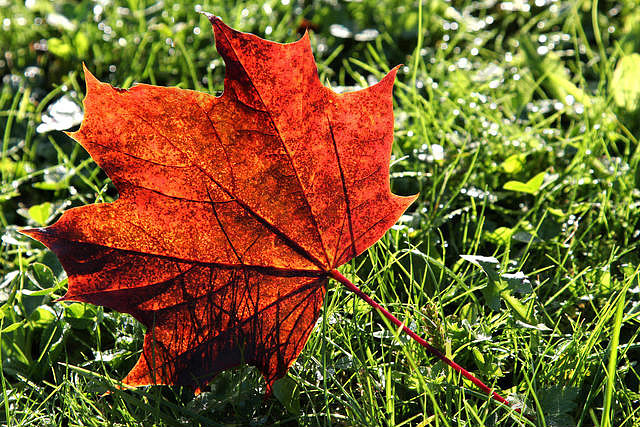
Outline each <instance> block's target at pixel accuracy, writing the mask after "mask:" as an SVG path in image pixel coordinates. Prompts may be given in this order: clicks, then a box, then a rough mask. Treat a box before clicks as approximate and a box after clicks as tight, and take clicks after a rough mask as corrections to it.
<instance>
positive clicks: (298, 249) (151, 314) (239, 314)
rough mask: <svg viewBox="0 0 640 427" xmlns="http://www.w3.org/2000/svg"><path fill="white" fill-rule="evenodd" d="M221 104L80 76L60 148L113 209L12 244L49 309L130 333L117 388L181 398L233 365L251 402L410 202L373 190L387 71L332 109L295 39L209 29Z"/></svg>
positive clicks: (331, 98) (380, 170) (378, 183)
mask: <svg viewBox="0 0 640 427" xmlns="http://www.w3.org/2000/svg"><path fill="white" fill-rule="evenodd" d="M209 19H210V21H211V23H212V25H213V29H214V33H215V39H216V47H217V49H218V52H219V53H220V54H221V55H222V57H223V58H224V60H225V63H226V77H225V82H224V93H223V95H222V96H220V97H214V96H211V95H208V94H205V93H200V92H195V91H190V90H183V89H178V88H164V87H156V86H149V85H144V84H141V85H137V86H134V87H133V88H131V89H130V90H121V89H116V88H113V87H111V86H110V85H108V84H106V83H101V82H99V81H98V80H96V78H95V77H93V76H92V75H91V74H90V73H89V72H88V71H87V70H85V79H86V85H87V95H86V98H85V100H84V106H85V118H84V121H83V122H82V126H81V127H80V129H79V130H78V131H77V132H75V133H73V134H71V136H72V137H73V138H74V139H76V140H77V141H78V142H79V143H80V144H82V146H83V147H84V148H85V149H86V150H87V151H88V152H89V154H90V155H91V157H93V159H94V160H95V161H96V162H97V163H98V165H100V167H101V168H103V169H104V171H105V172H106V173H107V174H108V175H109V177H110V178H111V179H112V181H113V183H114V184H115V186H116V188H117V190H118V192H119V198H118V200H116V201H115V202H113V203H102V204H94V205H90V206H83V207H79V208H74V209H70V210H68V211H67V212H65V213H64V215H62V217H61V218H60V220H59V221H58V222H56V223H55V224H54V225H52V226H50V227H47V228H42V229H31V230H25V231H24V232H25V233H26V234H28V235H30V236H32V237H34V238H35V239H37V240H39V241H41V242H42V243H44V244H45V245H46V246H48V247H49V248H50V249H51V250H52V251H53V252H55V253H56V255H57V256H58V258H59V259H60V261H61V263H62V265H63V266H64V269H65V270H66V272H67V274H68V276H69V290H68V292H67V294H66V295H65V297H64V299H66V300H74V301H84V302H88V303H92V304H98V305H103V306H106V307H110V308H112V309H115V310H118V311H121V312H125V313H130V314H131V315H133V316H134V317H135V318H136V319H138V320H139V321H140V322H142V323H143V324H144V325H145V326H146V327H147V334H146V336H145V341H144V348H143V352H142V355H141V357H140V359H139V361H138V363H137V364H136V365H135V367H134V368H133V369H132V370H131V372H130V373H129V374H128V375H127V377H126V378H125V379H124V382H125V383H127V384H130V385H133V386H138V385H146V384H179V385H191V386H194V387H196V388H198V387H200V386H202V385H203V384H206V383H207V382H208V381H209V380H210V379H211V378H212V377H213V376H215V375H216V374H217V373H219V372H220V371H222V370H224V369H227V368H229V367H232V366H236V365H239V364H240V363H248V364H251V365H254V366H256V367H257V368H258V369H259V370H260V371H261V372H262V374H263V375H264V377H265V379H266V382H267V385H268V387H270V386H271V384H273V382H274V381H275V380H276V379H277V378H279V377H281V376H283V375H284V374H285V373H286V371H287V369H288V368H289V366H290V365H291V364H292V363H293V361H294V360H295V358H296V357H297V356H298V354H299V353H300V351H301V350H302V348H303V346H304V344H305V343H306V341H307V339H308V337H309V334H310V333H311V330H312V329H313V327H314V324H315V322H316V320H317V318H318V316H319V312H320V309H321V307H322V303H323V299H324V294H325V285H326V283H327V280H328V278H329V277H330V274H331V272H332V270H334V269H335V268H336V267H337V266H339V265H341V264H344V263H345V262H347V261H349V260H350V259H351V258H353V257H354V256H355V255H357V254H359V253H361V252H363V251H364V250H365V249H367V248H368V247H369V246H371V245H372V244H373V243H375V242H376V241H377V240H378V239H379V238H380V237H381V236H382V235H383V234H384V233H385V231H386V230H387V229H388V228H389V227H391V225H393V224H394V223H395V222H396V220H397V219H398V217H399V216H400V215H401V214H402V213H403V212H404V210H405V209H406V208H407V206H409V204H411V202H412V201H413V200H414V197H398V196H395V195H393V194H392V193H391V191H390V188H389V156H390V151H391V144H392V141H393V111H392V99H391V92H392V87H393V82H394V77H395V73H396V70H395V69H394V70H393V71H391V72H390V73H389V74H388V75H387V76H386V77H385V78H384V79H382V80H381V81H380V82H379V83H378V84H376V85H374V86H372V87H370V88H368V89H364V90H360V91H357V92H353V93H345V94H336V93H334V92H333V91H331V90H330V89H328V88H326V87H324V86H323V85H322V84H321V83H320V81H319V79H318V74H317V69H316V65H315V62H314V59H313V55H312V53H311V47H310V43H309V39H308V36H307V35H305V36H304V37H302V39H300V40H299V41H297V42H295V43H291V44H279V43H273V42H269V41H266V40H263V39H260V38H258V37H256V36H254V35H251V34H246V33H241V32H238V31H235V30H233V29H231V28H229V27H228V26H226V25H225V24H224V23H223V22H222V21H221V20H220V19H219V18H217V17H214V16H210V17H209Z"/></svg>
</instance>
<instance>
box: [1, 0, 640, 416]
mask: <svg viewBox="0 0 640 427" xmlns="http://www.w3.org/2000/svg"><path fill="white" fill-rule="evenodd" d="M419 1H420V0H419ZM199 11H208V12H212V13H214V14H216V15H219V16H221V17H222V19H223V20H224V21H225V22H226V23H228V24H229V25H231V26H232V27H234V28H237V29H240V30H242V31H248V32H252V33H255V34H257V35H259V36H261V37H264V38H268V39H270V40H274V41H278V42H291V41H295V40H297V39H298V38H299V37H300V34H302V33H303V32H304V30H305V29H308V31H309V32H310V38H311V43H312V47H313V51H314V55H315V58H316V61H317V63H318V72H319V75H320V79H321V81H322V82H323V83H324V84H325V85H327V86H329V87H331V88H333V89H334V90H336V91H350V90H355V89H358V88H362V87H367V86H370V85H372V84H374V83H375V82H377V81H378V80H379V79H380V78H381V77H382V76H384V75H385V74H386V72H388V70H390V69H391V68H392V67H394V66H395V65H398V64H403V66H402V67H401V68H400V71H399V74H398V79H397V82H396V86H395V89H394V112H395V139H394V147H393V153H392V159H391V187H392V190H393V191H394V193H396V194H400V195H411V194H416V193H419V194H420V196H419V198H418V200H417V201H416V202H415V203H414V204H413V205H412V206H411V207H409V209H408V211H407V212H406V213H405V214H404V215H403V216H402V218H401V219H400V221H399V222H398V223H397V224H396V225H395V226H394V227H392V229H391V230H389V231H388V232H387V234H386V235H385V236H384V237H383V238H382V239H381V240H380V241H379V242H378V243H376V244H375V245H374V246H372V247H371V248H370V249H369V250H368V251H366V252H364V253H363V254H362V255H360V256H358V257H357V258H355V259H354V260H352V261H351V262H350V263H348V264H346V265H345V266H343V267H341V272H342V273H343V274H344V275H345V276H347V277H349V278H350V279H351V280H352V281H353V282H354V283H356V284H357V285H358V286H359V287H360V288H361V289H363V290H364V291H365V292H366V293H367V294H368V295H370V296H371V297H372V298H373V299H375V300H376V301H378V302H379V303H380V304H382V305H383V306H384V307H386V308H387V309H388V310H389V311H391V312H392V313H394V314H395V315H396V316H397V317H398V318H400V319H401V320H402V321H403V322H405V323H406V324H407V325H409V327H410V328H411V329H413V330H414V331H416V332H417V333H418V334H419V335H421V336H423V337H425V338H427V339H428V340H429V341H430V342H431V343H432V344H433V345H434V346H435V347H437V348H440V349H441V350H442V351H443V352H444V353H445V354H446V355H447V356H448V357H450V358H452V359H453V360H455V361H456V362H457V363H459V364H460V365H462V366H464V367H465V368H467V369H469V370H470V371H472V372H474V373H475V374H476V375H477V376H478V377H479V378H481V379H482V380H483V381H484V382H485V383H487V384H488V385H490V386H491V387H494V388H495V389H496V390H497V391H498V392H499V393H500V394H501V395H503V396H505V397H507V399H508V400H509V401H510V402H512V404H513V405H514V406H515V407H520V408H523V412H524V413H525V414H527V415H528V416H529V418H527V417H524V416H522V415H521V414H518V413H517V412H515V411H514V410H513V409H510V408H508V407H507V406H504V405H500V404H499V403H497V402H495V401H494V400H491V399H490V398H488V397H487V396H485V395H484V394H483V393H482V392H480V391H479V390H478V389H476V388H475V387H474V386H473V384H471V383H470V382H468V381H467V380H465V379H463V378H462V377H461V376H460V375H459V374H457V373H456V372H455V371H453V370H452V369H450V368H448V367H447V366H446V365H444V364H443V363H442V362H440V361H438V360H437V359H436V358H434V357H433V356H432V355H430V354H429V353H428V352H427V351H426V350H425V349H424V348H423V347H421V346H420V345H418V344H417V343H416V342H414V341H412V340H411V339H409V338H408V337H407V336H405V335H404V334H402V333H399V332H398V331H397V330H396V329H395V328H392V327H390V325H389V324H387V323H386V322H385V321H384V320H383V318H382V317H381V316H380V315H379V314H378V313H377V312H375V311H374V310H372V309H371V307H370V306H369V305H367V304H366V303H364V302H363V301H361V300H359V299H358V298H357V297H356V296H355V295H353V294H352V293H350V292H349V291H347V290H346V289H345V288H344V287H343V286H342V285H341V284H340V283H337V282H330V283H329V287H328V292H327V296H326V300H325V305H324V308H323V311H322V315H321V318H320V320H319V322H318V324H317V325H316V327H315V329H314V331H313V333H312V334H311V337H310V339H309V341H308V342H307V344H306V346H305V348H304V350H303V351H302V353H301V354H300V356H299V357H298V359H297V360H296V361H295V363H294V364H293V366H292V367H291V369H290V370H289V373H288V375H287V376H286V377H284V378H283V379H281V380H279V381H278V382H277V383H276V386H275V388H274V394H273V395H272V396H269V397H266V398H265V397H263V394H264V389H265V385H264V381H263V379H262V378H261V376H260V374H259V372H258V371H257V370H256V369H255V368H253V367H246V366H243V367H239V368H237V369H232V370H229V371H226V372H224V373H222V374H220V375H218V376H217V377H215V379H214V380H213V381H212V382H211V383H210V384H209V385H208V386H207V387H205V388H204V389H203V392H202V393H200V394H194V391H193V390H192V389H190V388H187V387H166V386H152V387H141V388H138V389H135V390H123V389H121V388H120V387H118V382H119V380H121V379H122V378H124V376H125V375H126V374H127V372H128V371H129V370H130V369H131V367H132V366H133V365H134V364H135V362H136V360H137V359H138V357H139V355H140V351H141V349H142V341H143V337H144V333H145V330H144V328H143V326H142V325H140V324H139V323H138V322H136V321H135V320H134V319H133V318H131V317H130V316H128V315H123V314H120V313H118V312H114V311H111V310H108V309H105V308H103V307H96V306H93V305H90V304H82V303H72V302H56V301H55V300H56V299H57V298H60V297H61V296H62V295H64V293H65V290H66V287H67V279H66V274H65V273H64V271H63V270H62V267H61V266H60V264H59V263H58V261H57V259H56V257H55V256H54V255H53V254H52V253H51V252H50V251H49V250H47V249H46V248H45V247H44V246H42V245H40V244H39V243H37V242H35V241H34V240H31V239H30V238H28V237H27V236H24V235H21V234H19V233H18V230H20V229H21V228H24V227H39V226H45V225H50V224H53V223H54V222H55V221H56V219H57V218H59V217H60V215H61V213H62V212H63V211H65V210H67V209H69V208H71V207H74V206H82V205H86V204H91V203H97V202H110V201H113V200H114V199H116V198H117V192H116V190H115V188H114V186H113V184H112V183H111V181H110V179H109V178H108V177H107V175H106V174H105V173H104V172H103V171H101V170H100V168H99V167H98V166H97V165H96V164H95V163H94V161H93V160H92V159H91V158H90V157H89V156H88V154H87V153H86V152H85V151H84V150H83V149H82V148H81V147H80V145H79V144H77V143H76V142H74V141H73V140H72V139H71V138H70V137H68V136H66V135H65V134H64V133H63V132H61V131H62V130H75V129H77V128H78V126H79V124H80V121H81V119H82V99H83V97H84V90H85V86H84V81H83V75H82V63H83V62H84V63H85V64H86V66H87V67H88V69H89V70H91V72H92V73H94V74H95V76H96V77H97V78H99V79H100V80H102V81H106V82H109V83H111V84H112V85H114V86H118V87H121V88H129V87H131V86H133V85H134V84H136V83H138V82H140V83H151V84H156V85H162V86H179V87H182V88H187V89H196V90H200V91H205V92H209V93H212V94H216V93H220V92H222V90H223V79H224V63H223V61H222V59H221V58H220V56H219V55H218V53H217V52H216V50H215V46H214V43H213V34H212V29H211V26H210V24H209V22H208V20H207V19H206V18H205V17H204V16H203V15H201V14H199V13H198V12H199ZM0 23H1V25H2V31H1V32H0V52H2V53H3V56H2V57H0V74H1V75H2V89H1V92H0V130H1V135H2V158H1V160H0V172H1V174H2V182H1V186H2V187H1V190H0V221H1V225H2V230H1V234H2V239H1V243H0V251H1V252H2V256H1V258H0V259H1V264H0V271H1V273H2V278H1V279H0V354H1V359H0V360H1V362H2V365H1V369H0V387H1V388H0V389H1V391H2V394H1V395H0V424H2V425H10V426H17V425H34V426H49V425H51V426H85V425H86V426H102V425H104V426H107V425H109V426H121V425H132V426H134V425H135V426H139V425H157V426H160V425H167V426H174V425H203V426H209V425H212V426H215V425H253V426H261V425H287V426H293V425H310V426H315V425H341V426H378V425H380V426H401V425H407V426H413V425H419V426H462V425H467V426H549V427H552V426H555V427H560V426H599V427H610V426H640V370H639V369H640V367H639V366H638V362H639V361H640V338H639V335H640V276H639V275H640V254H639V252H638V241H639V239H638V238H639V236H640V223H639V222H638V218H639V217H640V164H639V163H640V148H639V146H638V140H637V136H638V135H639V134H640V133H639V132H640V55H639V54H636V53H634V52H638V51H640V8H638V7H637V5H636V1H635V0H618V1H604V0H601V1H597V0H581V1H578V0H576V1H567V0H535V1H534V0H529V1H526V0H515V1H512V2H511V1H509V2H507V1H504V2H502V1H491V0H489V1H481V2H480V1H471V0H450V1H445V0H426V1H423V3H422V4H419V3H418V2H417V1H408V0H360V1H348V2H345V1H341V0H339V1H329V0H326V1H323V0H310V1H304V0H278V1H273V0H268V1H265V2H264V3H258V2H245V1H235V2H232V1H230V0H222V1H217V2H209V1H207V0H203V1H201V2H200V3H198V4H196V3H195V2H194V3H187V2H185V3H180V4H172V2H162V1H158V2H152V1H148V0H147V1H145V0H130V1H128V2H127V1H124V0H112V1H108V0H105V1H96V2H94V1H88V0H80V1H77V2H69V3H62V2H50V1H46V0H27V1H26V2H17V1H13V0H0Z"/></svg>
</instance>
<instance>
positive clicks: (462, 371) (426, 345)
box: [329, 269, 521, 413]
mask: <svg viewBox="0 0 640 427" xmlns="http://www.w3.org/2000/svg"><path fill="white" fill-rule="evenodd" d="M329 275H330V276H331V277H332V278H333V279H335V280H337V281H338V282H340V283H342V284H343V285H344V286H345V287H346V288H347V289H349V290H350V291H351V292H353V293H354V294H356V295H357V296H359V297H360V298H362V299H363V300H364V301H366V302H367V304H369V305H370V306H371V307H373V308H375V309H376V310H378V311H379V312H380V313H381V314H382V315H383V316H384V317H386V318H387V319H389V321H391V323H393V324H394V325H396V326H398V327H400V328H402V330H403V331H404V332H405V333H406V334H407V335H409V336H410V337H411V338H413V339H414V340H416V341H417V342H418V343H419V344H420V345H421V346H423V347H424V348H426V349H427V351H428V352H429V353H431V354H432V355H434V356H436V357H437V358H438V359H440V360H442V361H443V362H444V363H446V364H447V365H449V366H451V367H452V368H453V369H455V370H456V371H458V372H460V374H462V376H464V377H465V378H466V379H468V380H469V381H471V382H472V383H474V384H475V385H476V386H477V387H478V388H479V389H481V390H482V391H483V392H485V393H486V394H487V395H488V396H491V397H492V398H493V399H494V400H497V401H498V402H500V403H502V404H504V405H507V406H508V407H510V408H512V406H511V404H510V403H509V402H508V401H507V400H506V399H505V398H504V397H502V396H500V395H499V394H498V393H496V392H495V391H493V390H491V388H489V386H487V385H486V384H485V383H483V382H482V381H480V380H479V379H478V378H477V377H476V376H475V375H473V374H472V373H471V372H469V371H467V370H466V369H464V368H463V367H462V366H460V365H458V364H457V363H456V362H454V361H453V360H451V359H449V358H448V357H447V356H445V355H444V353H442V352H441V351H440V350H438V349H437V348H435V347H434V346H432V345H431V344H429V343H428V342H427V341H425V340H424V339H423V338H421V337H420V336H419V335H418V334H416V333H415V332H413V331H412V330H411V329H409V328H408V327H406V326H405V325H404V323H402V322H401V321H400V320H398V318H397V317H395V316H394V315H393V314H391V313H389V312H388V311H387V310H386V309H385V308H384V307H382V306H381V305H380V304H378V303H377V302H375V301H374V300H372V299H371V298H370V297H369V296H368V295H367V294H365V293H364V292H362V291H361V290H360V288H358V287H357V286H356V285H354V284H353V283H351V281H350V280H349V279H347V278H346V277H345V276H343V275H342V273H340V272H339V271H338V270H336V269H333V270H331V271H329ZM512 409H513V410H514V411H516V412H517V413H520V412H521V410H520V408H512Z"/></svg>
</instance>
